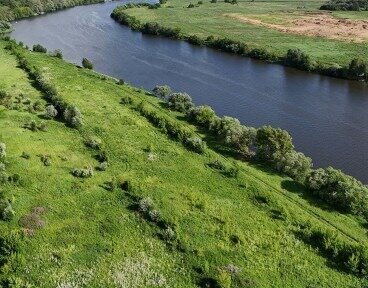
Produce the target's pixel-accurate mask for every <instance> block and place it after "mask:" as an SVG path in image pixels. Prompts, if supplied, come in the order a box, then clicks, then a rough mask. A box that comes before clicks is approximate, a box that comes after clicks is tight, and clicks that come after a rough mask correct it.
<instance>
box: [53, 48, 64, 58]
mask: <svg viewBox="0 0 368 288" xmlns="http://www.w3.org/2000/svg"><path fill="white" fill-rule="evenodd" d="M52 56H53V57H56V58H59V59H63V53H62V52H61V50H60V49H56V50H55V51H54V52H53V53H52Z"/></svg>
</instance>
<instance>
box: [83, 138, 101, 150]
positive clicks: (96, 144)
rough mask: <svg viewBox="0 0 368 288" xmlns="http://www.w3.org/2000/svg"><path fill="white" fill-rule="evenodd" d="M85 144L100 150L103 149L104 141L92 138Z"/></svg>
mask: <svg viewBox="0 0 368 288" xmlns="http://www.w3.org/2000/svg"><path fill="white" fill-rule="evenodd" d="M84 144H85V145H86V146H87V147H89V148H92V149H95V150H99V149H100V148H101V145H102V141H101V139H99V138H97V137H94V136H90V137H87V139H86V140H85V141H84Z"/></svg>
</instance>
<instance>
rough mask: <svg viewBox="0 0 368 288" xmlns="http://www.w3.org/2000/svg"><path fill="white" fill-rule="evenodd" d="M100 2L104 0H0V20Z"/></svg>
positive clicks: (10, 19) (11, 19)
mask: <svg viewBox="0 0 368 288" xmlns="http://www.w3.org/2000/svg"><path fill="white" fill-rule="evenodd" d="M101 2H104V0H33V1H25V0H0V21H13V20H16V19H21V18H27V17H32V16H35V15H39V14H43V13H47V12H53V11H56V10H61V9H65V8H68V7H74V6H78V5H86V4H93V3H101Z"/></svg>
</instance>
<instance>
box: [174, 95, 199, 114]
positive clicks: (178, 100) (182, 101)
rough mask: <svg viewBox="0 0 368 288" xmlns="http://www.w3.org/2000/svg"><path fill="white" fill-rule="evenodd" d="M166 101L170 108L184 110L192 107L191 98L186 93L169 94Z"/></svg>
mask: <svg viewBox="0 0 368 288" xmlns="http://www.w3.org/2000/svg"><path fill="white" fill-rule="evenodd" d="M168 103H169V106H170V107H171V108H173V109H174V110H177V111H180V112H186V111H188V110H189V109H190V108H192V107H193V103H192V98H191V97H190V96H189V95H188V94H187V93H173V94H171V95H170V97H169V99H168Z"/></svg>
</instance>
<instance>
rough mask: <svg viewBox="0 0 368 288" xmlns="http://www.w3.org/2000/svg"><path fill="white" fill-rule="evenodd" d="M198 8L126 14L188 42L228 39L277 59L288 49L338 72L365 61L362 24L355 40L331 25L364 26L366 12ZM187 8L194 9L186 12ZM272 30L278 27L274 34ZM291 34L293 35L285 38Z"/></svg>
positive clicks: (290, 5) (250, 4)
mask: <svg viewBox="0 0 368 288" xmlns="http://www.w3.org/2000/svg"><path fill="white" fill-rule="evenodd" d="M197 2H198V1H190V0H184V1H183V0H169V1H167V3H166V4H164V5H162V6H161V8H158V9H148V8H147V7H142V8H132V9H127V10H126V11H125V13H127V14H129V15H131V16H135V17H136V18H137V19H138V20H140V21H141V22H142V23H146V22H157V23H159V24H160V25H162V26H164V27H171V28H180V29H181V32H182V33H183V34H184V35H187V36H189V35H197V36H199V37H202V38H206V37H208V36H214V37H219V38H225V37H227V38H230V39H231V40H234V41H241V42H244V43H246V44H247V45H248V46H249V47H250V48H265V49H266V50H267V51H268V52H271V53H275V55H277V56H284V55H285V54H286V52H287V50H288V49H294V48H299V49H300V50H301V51H303V52H305V53H306V54H307V55H309V56H310V57H311V60H315V61H319V62H320V63H323V64H326V65H332V64H338V65H341V66H346V65H348V64H349V63H350V61H351V60H352V59H354V58H361V59H367V58H368V46H367V39H368V38H367V36H368V35H367V32H366V28H363V26H364V23H363V22H362V23H360V24H359V25H360V26H362V25H363V26H362V27H360V26H359V27H360V30H359V31H356V33H357V34H356V35H355V34H350V32H348V31H350V29H352V31H353V29H356V28H355V26H354V27H353V26H346V27H345V26H343V25H344V24H342V23H332V24H331V23H330V22H331V21H339V20H341V19H350V20H362V21H363V20H368V14H367V12H366V11H361V12H360V11H359V12H351V11H346V12H344V11H334V12H326V11H324V12H321V11H320V10H319V7H320V6H321V4H323V3H324V1H243V0H240V1H237V2H238V3H237V4H234V5H233V4H230V3H225V2H224V1H217V3H211V2H210V0H205V1H201V2H203V4H200V5H198V4H197ZM190 3H192V4H194V5H195V7H193V8H188V5H189V4H190ZM244 18H245V21H243V20H244ZM303 19H306V21H308V23H307V24H306V23H303V22H301V23H298V24H297V25H294V24H293V21H298V20H303ZM257 21H258V22H257ZM324 21H325V22H324ZM259 22H261V24H260V23H259ZM361 24H362V25H361ZM273 25H279V26H277V27H276V28H275V27H273ZM305 25H312V26H311V29H310V30H308V33H305V35H304V33H301V34H303V35H301V34H299V32H298V31H299V30H298V29H300V27H303V26H305ZM316 25H317V26H316ZM329 25H331V26H329ZM349 25H355V24H349ZM315 27H319V28H323V27H325V31H323V33H326V34H327V37H324V36H321V35H314V34H313V33H314V31H315V30H316V29H314V28H315ZM339 27H340V28H339ZM364 27H365V26H364ZM293 29H296V31H297V32H298V33H296V34H295V33H292V32H290V31H291V30H293ZM336 29H337V30H336ZM335 30H336V31H335ZM354 31H355V30H354ZM354 33H355V32H354ZM309 34H311V35H309ZM329 34H331V36H332V38H334V39H331V37H329V36H330V35H329ZM336 38H339V39H338V40H337V39H336ZM343 38H344V39H343ZM341 39H342V40H341Z"/></svg>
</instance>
